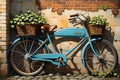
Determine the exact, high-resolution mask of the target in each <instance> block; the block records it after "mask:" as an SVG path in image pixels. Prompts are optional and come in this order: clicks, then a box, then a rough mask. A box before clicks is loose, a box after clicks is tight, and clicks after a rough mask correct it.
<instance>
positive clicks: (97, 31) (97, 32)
mask: <svg viewBox="0 0 120 80" xmlns="http://www.w3.org/2000/svg"><path fill="white" fill-rule="evenodd" d="M104 28H105V27H104V26H97V25H95V26H94V25H88V26H87V29H88V32H89V34H90V36H102V35H103V29H104Z"/></svg>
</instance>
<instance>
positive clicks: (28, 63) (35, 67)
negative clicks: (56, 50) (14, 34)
mask: <svg viewBox="0 0 120 80" xmlns="http://www.w3.org/2000/svg"><path fill="white" fill-rule="evenodd" d="M41 44H42V43H41V42H39V41H38V40H37V39H34V38H22V39H20V40H19V41H18V42H17V43H16V44H15V45H14V46H13V47H12V49H11V50H10V52H11V53H10V64H11V66H12V67H13V69H14V70H15V71H16V72H17V73H19V74H20V75H37V74H38V73H40V72H41V71H42V70H43V66H44V62H42V61H35V60H30V59H28V58H27V56H28V54H32V53H33V52H34V51H35V50H37V49H38V47H39V46H40V45H41ZM46 52H47V50H46V47H45V46H44V47H42V48H40V49H38V50H37V51H36V52H35V54H41V53H43V54H44V53H46Z"/></svg>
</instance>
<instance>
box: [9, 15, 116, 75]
mask: <svg viewBox="0 0 120 80" xmlns="http://www.w3.org/2000/svg"><path fill="white" fill-rule="evenodd" d="M81 16H82V17H83V18H84V19H83V18H81ZM70 17H71V19H70V22H71V23H74V24H75V25H76V24H81V25H82V28H80V27H69V28H64V29H60V30H57V31H53V30H54V29H55V27H54V28H53V29H52V30H51V31H46V30H45V29H42V28H41V31H42V32H43V33H44V34H45V35H44V38H43V37H41V36H40V37H35V36H19V37H17V38H16V39H15V40H14V41H13V43H12V44H11V45H10V47H9V50H8V55H9V61H10V65H11V66H12V67H13V69H14V70H15V71H16V72H17V73H19V74H20V75H37V74H38V73H40V72H41V71H42V70H43V67H44V65H45V62H50V63H52V64H53V65H56V66H57V67H59V68H60V67H61V66H65V65H67V61H68V55H69V54H71V53H72V52H73V51H75V49H76V48H78V47H80V46H82V47H83V48H82V58H81V59H82V60H81V61H82V65H83V66H85V67H86V69H87V70H88V71H89V73H91V74H92V73H93V72H94V71H96V72H98V73H99V72H104V73H106V74H109V73H110V72H111V71H113V70H114V69H115V68H116V65H117V63H118V55H117V51H116V49H115V47H114V46H113V45H112V43H111V42H109V41H108V40H106V39H103V38H102V37H100V36H99V37H91V36H90V34H89V32H88V30H87V29H86V23H87V22H88V20H89V19H90V17H89V16H85V15H83V14H81V13H77V14H74V15H70ZM55 37H72V38H75V37H78V38H80V40H79V42H78V43H77V44H76V45H75V46H74V47H73V48H71V49H69V50H67V51H66V52H65V54H62V52H63V51H62V49H61V50H59V51H58V50H57V49H56V48H55V46H54V44H53V39H54V38H55ZM81 44H82V45H81ZM48 45H51V47H52V51H51V50H50V49H49V47H48ZM48 67H49V66H48Z"/></svg>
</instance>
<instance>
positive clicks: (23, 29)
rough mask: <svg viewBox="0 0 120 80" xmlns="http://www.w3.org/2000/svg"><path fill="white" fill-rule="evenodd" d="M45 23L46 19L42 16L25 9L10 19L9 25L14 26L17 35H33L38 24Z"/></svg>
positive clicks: (36, 30) (38, 26) (37, 28)
mask: <svg viewBox="0 0 120 80" xmlns="http://www.w3.org/2000/svg"><path fill="white" fill-rule="evenodd" d="M46 23H47V20H46V18H45V17H44V16H41V15H40V14H36V13H35V12H33V11H31V10H27V11H26V12H25V13H22V14H20V15H15V17H14V18H13V19H12V20H11V21H10V24H11V27H12V28H14V27H16V29H17V33H18V35H25V34H29V35H35V34H36V33H37V32H38V30H39V28H40V26H41V25H43V24H46Z"/></svg>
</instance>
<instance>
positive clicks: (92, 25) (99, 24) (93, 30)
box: [88, 15, 109, 35]
mask: <svg viewBox="0 0 120 80" xmlns="http://www.w3.org/2000/svg"><path fill="white" fill-rule="evenodd" d="M108 25H109V23H108V22H107V18H105V17H104V16H103V15H98V16H94V17H92V18H91V19H90V21H89V25H88V31H89V33H90V35H102V34H103V30H104V29H105V27H106V26H108Z"/></svg>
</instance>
